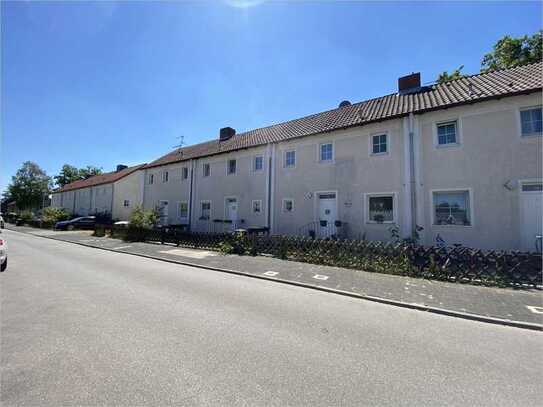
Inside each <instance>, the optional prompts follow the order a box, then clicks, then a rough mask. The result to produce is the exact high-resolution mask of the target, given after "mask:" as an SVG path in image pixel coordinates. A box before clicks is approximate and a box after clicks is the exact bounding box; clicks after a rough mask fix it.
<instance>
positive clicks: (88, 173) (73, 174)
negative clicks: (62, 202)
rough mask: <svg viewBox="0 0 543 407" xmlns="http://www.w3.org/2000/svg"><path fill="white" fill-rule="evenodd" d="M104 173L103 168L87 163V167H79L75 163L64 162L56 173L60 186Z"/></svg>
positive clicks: (56, 181)
mask: <svg viewBox="0 0 543 407" xmlns="http://www.w3.org/2000/svg"><path fill="white" fill-rule="evenodd" d="M100 174H102V169H101V168H97V167H94V166H92V165H87V166H86V167H85V168H77V167H74V166H73V165H69V164H64V165H63V166H62V169H61V170H60V172H59V174H58V175H55V176H54V177H53V178H54V179H55V184H56V185H57V186H59V187H63V186H64V185H68V184H70V183H72V182H75V181H79V180H82V179H87V178H90V177H93V176H95V175H100Z"/></svg>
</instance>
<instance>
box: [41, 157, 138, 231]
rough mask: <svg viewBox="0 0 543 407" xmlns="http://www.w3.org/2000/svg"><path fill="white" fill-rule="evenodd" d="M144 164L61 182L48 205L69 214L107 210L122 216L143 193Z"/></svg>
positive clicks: (85, 213)
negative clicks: (66, 182)
mask: <svg viewBox="0 0 543 407" xmlns="http://www.w3.org/2000/svg"><path fill="white" fill-rule="evenodd" d="M143 166H144V164H142V165H136V166H133V167H127V166H125V165H118V166H117V169H116V171H113V172H108V173H106V174H101V175H95V176H93V177H90V178H88V179H85V180H79V181H75V182H72V183H70V184H67V185H64V186H63V187H62V188H60V189H58V190H56V191H54V192H53V194H52V206H54V207H58V208H65V209H66V210H68V211H69V212H70V213H71V214H74V215H80V216H87V215H92V214H97V213H107V214H109V215H111V216H112V218H113V219H119V220H126V219H128V217H129V216H130V213H131V211H132V209H133V208H134V206H135V205H138V204H141V203H142V202H143V201H142V197H143V172H141V171H140V172H138V170H140V169H141V168H143Z"/></svg>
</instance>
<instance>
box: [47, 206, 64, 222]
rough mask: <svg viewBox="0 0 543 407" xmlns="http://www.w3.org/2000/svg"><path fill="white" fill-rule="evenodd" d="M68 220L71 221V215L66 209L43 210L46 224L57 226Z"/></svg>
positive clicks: (51, 208)
mask: <svg viewBox="0 0 543 407" xmlns="http://www.w3.org/2000/svg"><path fill="white" fill-rule="evenodd" d="M68 219H70V214H69V213H68V211H67V210H66V209H64V208H53V207H52V206H49V207H47V208H45V209H44V210H43V217H42V220H43V222H45V223H51V224H55V223H57V222H60V221H63V220H68Z"/></svg>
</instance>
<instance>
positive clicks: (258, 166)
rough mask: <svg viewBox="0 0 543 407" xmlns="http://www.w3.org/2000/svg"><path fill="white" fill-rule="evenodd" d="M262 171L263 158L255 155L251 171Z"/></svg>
mask: <svg viewBox="0 0 543 407" xmlns="http://www.w3.org/2000/svg"><path fill="white" fill-rule="evenodd" d="M263 169H264V157H262V156H261V155H257V156H256V157H255V158H254V160H253V171H255V172H256V171H262V170H263Z"/></svg>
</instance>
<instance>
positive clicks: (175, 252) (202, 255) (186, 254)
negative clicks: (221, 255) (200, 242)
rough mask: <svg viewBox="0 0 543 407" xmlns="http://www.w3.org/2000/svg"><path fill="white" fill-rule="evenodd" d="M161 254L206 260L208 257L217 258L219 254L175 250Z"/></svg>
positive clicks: (203, 251) (164, 251)
mask: <svg viewBox="0 0 543 407" xmlns="http://www.w3.org/2000/svg"><path fill="white" fill-rule="evenodd" d="M159 253H164V254H173V255H174V256H183V257H190V258H192V259H205V258H206V257H211V256H217V253H213V252H208V251H205V250H192V249H173V250H163V251H160V252H159Z"/></svg>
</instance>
